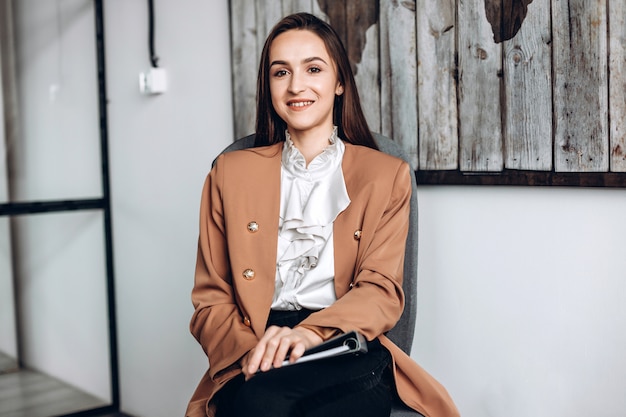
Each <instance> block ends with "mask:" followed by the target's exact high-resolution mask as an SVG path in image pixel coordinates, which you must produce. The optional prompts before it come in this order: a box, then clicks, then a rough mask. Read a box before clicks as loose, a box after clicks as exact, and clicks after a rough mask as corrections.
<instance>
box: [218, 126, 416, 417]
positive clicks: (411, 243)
mask: <svg viewBox="0 0 626 417" xmlns="http://www.w3.org/2000/svg"><path fill="white" fill-rule="evenodd" d="M373 135H374V139H375V140H376V143H377V144H378V147H379V148H380V150H381V151H383V152H385V153H387V154H389V155H393V156H395V157H398V158H400V159H403V160H405V161H406V162H407V163H408V164H409V165H410V164H411V163H410V161H409V159H408V157H407V155H406V152H405V151H404V150H403V149H402V148H401V147H400V146H399V145H398V144H397V143H395V142H394V141H392V140H391V139H389V138H387V137H385V136H382V135H380V134H378V133H374V134H373ZM253 146H254V135H249V136H246V137H245V138H242V139H239V140H237V141H235V142H233V143H232V144H230V145H229V146H228V147H227V148H226V149H224V150H223V151H222V153H224V152H230V151H235V150H239V149H247V148H252V147H253ZM411 182H412V185H413V187H412V188H413V193H412V194H411V211H410V213H409V235H408V237H407V240H406V254H405V258H404V281H403V282H402V289H403V290H404V296H405V306H404V312H403V313H402V316H401V317H400V320H399V321H398V323H397V324H396V326H395V327H394V328H393V329H391V330H390V331H389V332H388V333H387V336H388V337H389V338H390V339H391V340H392V341H393V342H394V343H395V344H396V345H398V347H399V348H400V349H402V350H403V351H404V352H406V353H407V354H408V355H410V354H411V346H412V345H413V334H414V333H415V319H416V312H417V182H416V181H415V176H414V175H412V176H411ZM390 417H424V416H422V415H421V414H420V413H418V412H416V411H413V410H412V409H410V408H408V407H407V406H405V405H404V404H403V403H402V402H401V401H400V400H399V399H396V401H395V402H394V404H393V406H392V407H391V415H390Z"/></svg>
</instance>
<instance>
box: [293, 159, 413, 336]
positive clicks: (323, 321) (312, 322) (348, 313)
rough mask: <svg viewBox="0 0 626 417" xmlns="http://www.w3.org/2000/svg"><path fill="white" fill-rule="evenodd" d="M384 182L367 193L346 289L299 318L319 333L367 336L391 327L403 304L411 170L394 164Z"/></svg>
mask: <svg viewBox="0 0 626 417" xmlns="http://www.w3.org/2000/svg"><path fill="white" fill-rule="evenodd" d="M395 168H396V170H395V175H392V176H391V181H392V184H391V192H385V191H384V190H389V189H390V185H388V183H386V184H382V186H380V185H379V186H378V187H377V188H376V191H373V192H372V193H371V194H369V195H368V202H367V203H366V204H367V206H368V207H367V208H366V209H365V210H364V213H365V214H364V218H363V228H362V232H363V234H362V237H361V241H360V249H359V252H358V255H357V259H356V262H355V264H356V266H355V271H354V277H353V279H352V284H351V289H350V290H349V291H347V293H346V294H345V295H343V296H342V297H340V298H339V299H338V300H337V301H336V302H335V303H333V305H331V306H329V307H328V308H326V309H324V310H321V311H319V312H316V313H314V314H312V315H311V316H309V318H308V319H306V320H305V321H303V322H302V323H301V325H302V326H304V327H306V328H309V329H311V330H313V331H315V332H316V333H318V334H320V335H321V336H322V337H325V336H326V337H327V336H329V335H332V332H329V330H332V329H339V330H341V331H342V332H347V331H350V330H358V331H360V332H361V333H363V334H364V335H365V336H366V337H367V339H368V340H372V339H374V338H376V337H378V336H379V335H381V334H383V333H384V332H386V331H388V330H390V329H391V328H393V326H394V325H395V324H396V323H397V321H398V320H399V319H400V315H401V314H402V310H403V308H404V293H403V291H402V273H403V267H404V254H405V246H406V239H407V234H408V219H409V210H410V198H411V177H410V175H411V170H410V167H409V166H408V164H406V163H404V162H402V163H399V164H397V165H396V167H395Z"/></svg>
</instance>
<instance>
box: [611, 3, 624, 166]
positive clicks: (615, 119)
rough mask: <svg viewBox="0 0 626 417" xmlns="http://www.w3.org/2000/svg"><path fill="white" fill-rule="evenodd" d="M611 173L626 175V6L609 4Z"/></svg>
mask: <svg viewBox="0 0 626 417" xmlns="http://www.w3.org/2000/svg"><path fill="white" fill-rule="evenodd" d="M609 16H610V19H609V24H610V28H609V45H610V60H609V74H610V79H609V87H610V89H609V112H610V113H609V114H610V120H611V125H610V129H611V130H610V133H611V134H610V149H611V155H610V170H611V171H613V172H626V94H624V92H626V3H624V1H609Z"/></svg>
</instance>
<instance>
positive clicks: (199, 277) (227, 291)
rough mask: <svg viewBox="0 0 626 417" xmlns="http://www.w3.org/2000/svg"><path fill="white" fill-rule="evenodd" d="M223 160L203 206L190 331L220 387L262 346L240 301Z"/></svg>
mask: <svg viewBox="0 0 626 417" xmlns="http://www.w3.org/2000/svg"><path fill="white" fill-rule="evenodd" d="M220 159H221V158H218V160H217V162H216V164H215V166H214V168H213V169H212V170H211V172H210V173H209V175H208V176H207V178H206V181H205V183H204V187H203V191H202V200H201V203H200V232H199V239H198V253H197V259H196V270H195V281H194V287H193V290H192V293H191V299H192V302H193V306H194V308H195V310H194V313H193V315H192V318H191V323H190V330H191V333H192V334H193V336H194V337H195V338H196V340H197V341H198V342H199V343H200V345H201V346H202V348H203V349H204V351H205V353H206V354H207V356H208V359H209V364H210V368H209V375H210V377H211V379H213V380H215V381H216V382H219V381H220V379H221V378H227V377H228V376H229V375H230V374H231V373H232V372H235V371H238V370H239V369H240V368H239V365H238V363H237V362H238V360H239V359H240V358H241V357H242V356H243V355H244V354H246V353H247V352H248V351H249V350H250V349H252V348H253V347H254V346H255V345H256V343H257V342H258V338H257V336H256V335H255V334H254V332H253V331H252V329H250V328H249V327H247V326H246V325H245V324H244V323H243V321H242V318H241V313H240V311H239V308H238V306H237V304H236V302H235V296H234V291H233V287H232V274H231V271H230V266H229V265H230V263H229V256H228V249H227V244H226V235H225V220H224V210H223V202H222V190H223V172H222V169H221V164H220Z"/></svg>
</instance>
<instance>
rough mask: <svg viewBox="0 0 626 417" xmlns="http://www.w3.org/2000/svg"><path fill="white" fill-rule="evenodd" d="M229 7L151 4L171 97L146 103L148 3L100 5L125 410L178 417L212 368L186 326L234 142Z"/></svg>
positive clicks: (193, 0) (194, 1)
mask: <svg viewBox="0 0 626 417" xmlns="http://www.w3.org/2000/svg"><path fill="white" fill-rule="evenodd" d="M227 3H228V2H227V1H213V0H211V1H206V0H179V1H169V0H156V1H155V2H154V6H155V15H156V24H155V28H156V39H155V44H156V52H157V55H158V56H159V57H160V61H159V66H161V67H163V68H165V69H166V70H167V73H168V76H169V84H170V86H169V91H168V92H167V93H165V94H163V95H161V96H156V97H146V96H141V95H140V94H139V89H138V75H139V73H140V72H143V71H146V70H147V69H148V68H149V65H150V61H149V55H148V38H147V34H148V20H147V2H146V1H145V0H110V1H106V2H105V3H104V7H105V10H104V11H105V30H106V54H107V82H108V93H109V100H110V103H109V129H110V130H109V137H110V151H111V175H112V183H111V188H112V193H113V195H112V198H113V226H114V230H113V232H114V242H115V243H114V244H115V273H116V281H117V283H116V286H117V312H118V329H119V344H120V379H121V381H120V382H121V402H122V407H123V410H124V411H125V412H127V413H130V414H133V415H136V416H146V417H159V416H176V415H182V413H183V412H184V409H185V407H186V403H187V401H188V400H189V398H190V397H191V394H192V393H193V390H194V388H195V386H196V384H197V383H198V381H199V380H200V377H201V375H202V374H203V373H204V371H205V369H206V366H207V361H206V357H205V356H204V353H203V352H202V349H201V348H200V345H198V344H197V343H196V342H195V340H194V339H193V337H192V336H191V334H190V333H189V330H188V326H189V320H190V318H191V314H192V312H193V310H192V305H191V301H190V292H191V287H192V284H193V271H194V266H195V255H196V245H197V234H198V213H199V204H200V192H201V188H202V183H203V181H204V177H205V175H206V174H207V173H208V170H209V169H210V164H211V161H212V159H213V158H214V157H215V156H216V155H217V153H218V152H219V151H220V150H221V149H223V148H224V147H225V146H226V145H227V144H229V143H230V142H232V140H233V133H232V111H231V107H232V104H231V99H230V90H231V86H230V52H229V27H228V8H227Z"/></svg>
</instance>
